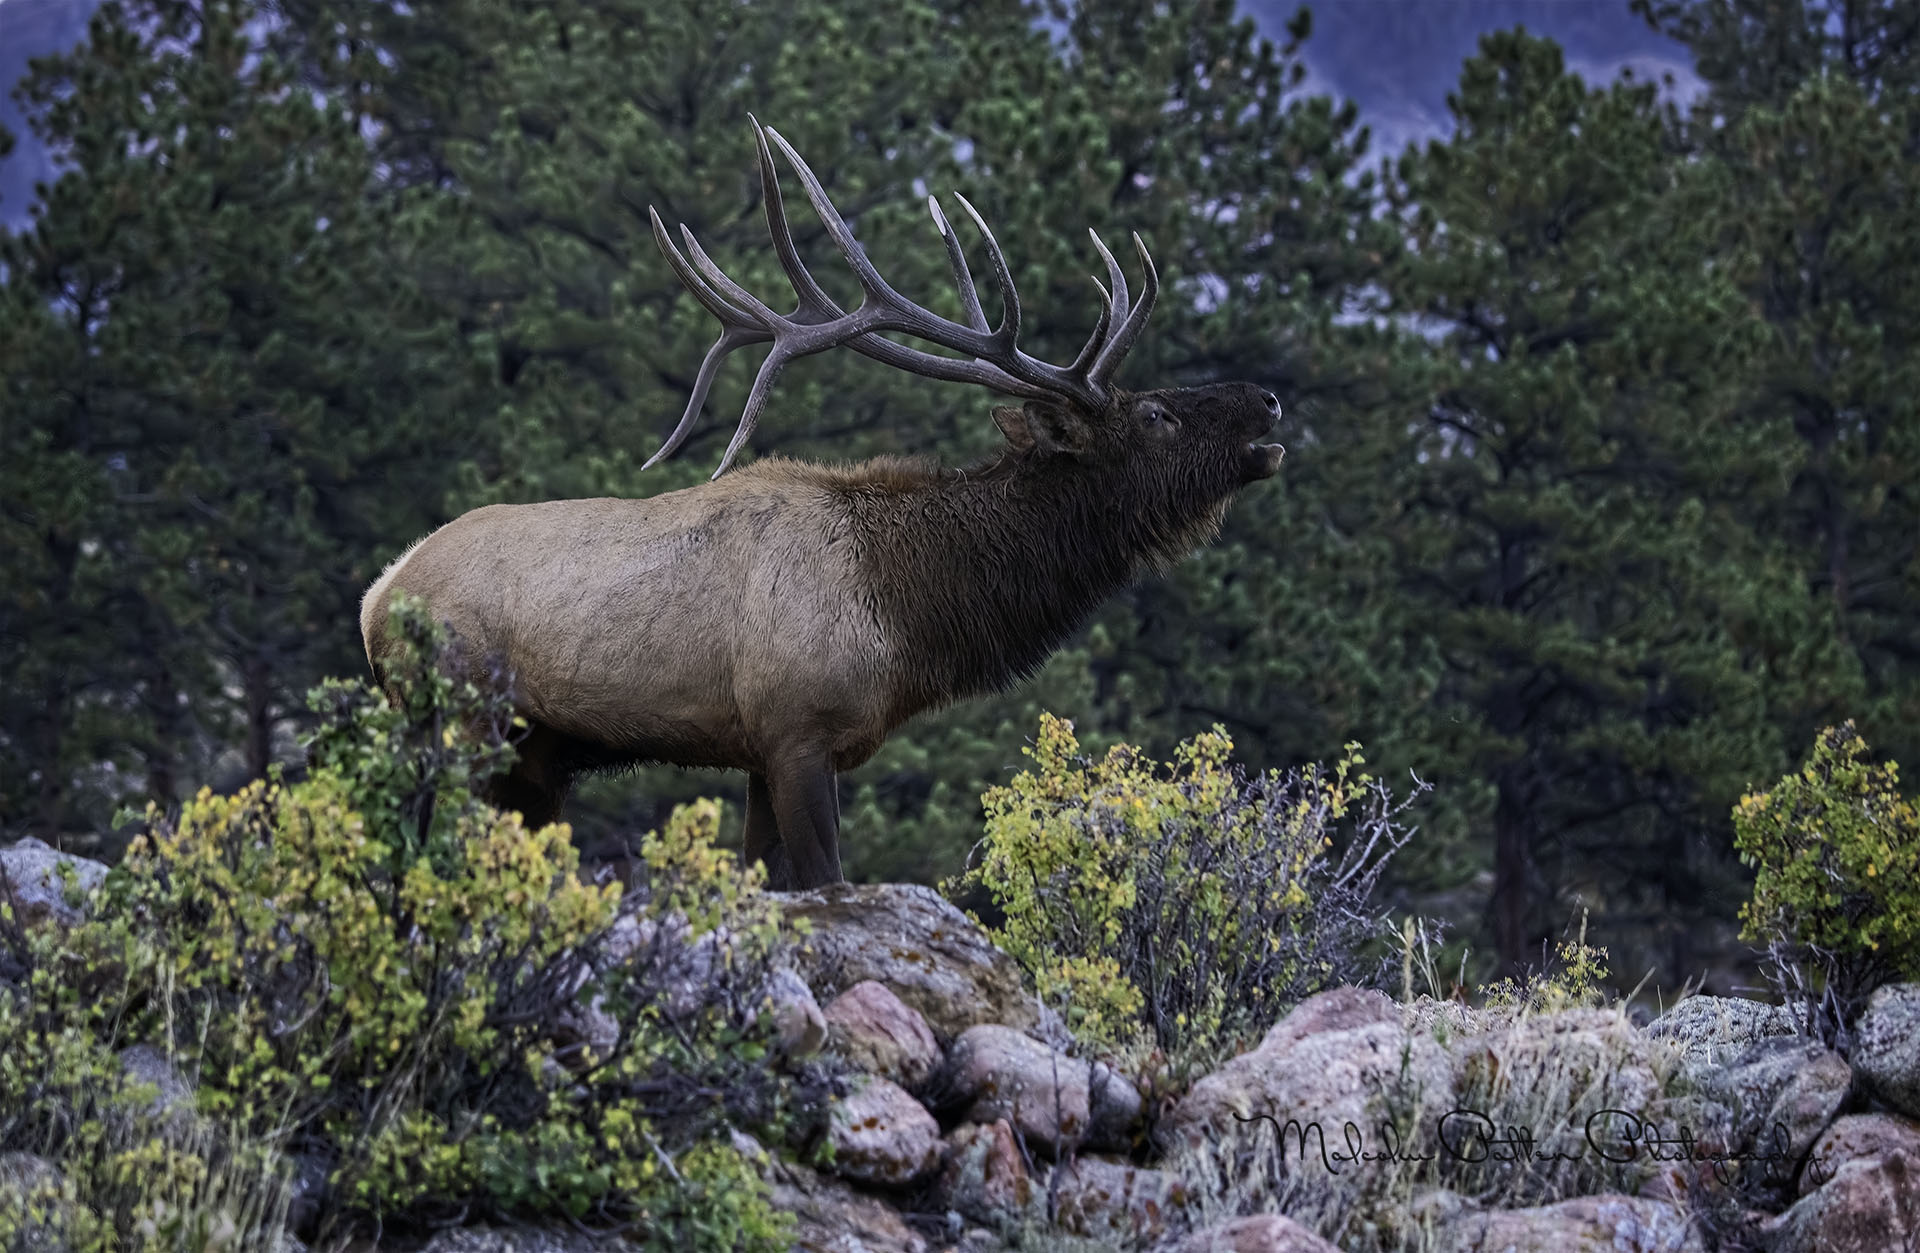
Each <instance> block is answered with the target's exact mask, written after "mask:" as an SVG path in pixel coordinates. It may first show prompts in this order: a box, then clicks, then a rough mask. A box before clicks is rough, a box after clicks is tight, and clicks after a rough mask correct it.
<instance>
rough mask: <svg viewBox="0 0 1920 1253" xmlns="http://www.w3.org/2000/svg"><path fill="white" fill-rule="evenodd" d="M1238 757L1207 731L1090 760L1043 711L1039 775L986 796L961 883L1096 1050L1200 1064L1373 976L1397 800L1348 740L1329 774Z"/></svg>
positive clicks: (1397, 836)
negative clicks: (1261, 766)
mask: <svg viewBox="0 0 1920 1253" xmlns="http://www.w3.org/2000/svg"><path fill="white" fill-rule="evenodd" d="M1232 748H1233V745H1232V742H1231V741H1230V740H1229V739H1228V738H1227V736H1226V735H1225V733H1224V732H1222V731H1220V730H1219V729H1217V728H1216V729H1215V730H1214V731H1213V732H1211V733H1209V734H1203V735H1199V736H1196V737H1194V738H1193V739H1192V740H1189V741H1187V742H1185V743H1183V744H1181V745H1180V746H1179V747H1178V748H1177V749H1176V750H1175V753H1174V760H1173V762H1172V763H1170V764H1162V763H1158V762H1154V761H1151V760H1148V759H1146V758H1145V757H1143V756H1142V755H1141V754H1140V753H1139V752H1138V751H1137V750H1135V749H1133V748H1130V747H1128V746H1125V745H1121V746H1117V747H1115V748H1114V749H1112V750H1111V751H1109V752H1108V753H1107V755H1106V756H1105V757H1104V758H1102V759H1100V760H1098V761H1091V760H1088V759H1086V758H1083V757H1080V756H1079V755H1078V753H1079V745H1078V743H1077V741H1076V740H1075V739H1074V735H1073V728H1072V725H1071V724H1070V723H1067V722H1064V721H1062V720H1060V719H1058V718H1054V717H1052V716H1044V717H1043V718H1042V719H1041V723H1040V735H1039V739H1038V741H1037V742H1036V743H1035V745H1034V747H1033V748H1032V749H1031V750H1029V756H1031V757H1032V758H1033V760H1034V763H1035V767H1036V768H1035V769H1033V770H1028V771H1023V772H1022V773H1020V774H1019V775H1017V776H1015V778H1014V779H1013V781H1012V782H1011V783H1010V784H1008V785H1007V786H1005V787H1000V788H994V789H993V790H991V791H989V792H988V793H987V794H986V796H985V797H984V798H983V799H984V802H985V805H986V810H987V828H986V838H985V840H984V841H983V843H982V846H981V852H980V856H979V862H978V864H977V865H976V866H975V867H974V868H973V869H972V870H970V871H969V872H968V874H967V876H965V877H964V878H963V879H962V880H961V882H960V884H959V886H960V887H962V888H966V887H972V886H975V885H977V886H981V887H984V888H985V889H986V890H987V891H988V892H989V893H990V895H991V897H992V899H993V901H994V903H995V904H996V905H997V906H998V907H999V908H1000V909H1001V910H1002V911H1004V914H1005V921H1004V923H1003V924H1002V925H1001V926H999V927H998V928H997V929H996V930H995V939H996V940H997V942H998V943H1000V944H1001V945H1002V946H1003V947H1004V948H1006V950H1007V951H1008V952H1009V953H1011V954H1012V955H1013V956H1014V957H1015V958H1017V959H1018V960H1019V961H1020V962H1021V963H1022V964H1023V965H1024V966H1025V967H1026V969H1027V970H1028V971H1029V973H1030V974H1031V975H1032V977H1033V979H1034V981H1035V983H1036V984H1037V985H1038V988H1039V991H1040V993H1041V995H1042V996H1043V997H1045V998H1046V999H1047V1000H1048V1001H1049V1002H1050V1003H1054V1004H1061V1005H1064V1006H1065V1007H1066V1009H1067V1013H1068V1017H1069V1025H1070V1026H1072V1027H1073V1028H1074V1029H1075V1030H1076V1031H1077V1032H1079V1033H1080V1034H1081V1035H1082V1036H1083V1038H1086V1039H1088V1040H1089V1041H1090V1042H1093V1043H1095V1044H1099V1045H1105V1046H1114V1045H1120V1044H1126V1043H1130V1042H1132V1041H1133V1039H1134V1038H1135V1037H1136V1036H1137V1035H1138V1033H1139V1032H1140V1031H1141V1030H1142V1029H1143V1028H1144V1030H1145V1032H1146V1033H1148V1041H1149V1042H1150V1043H1151V1044H1153V1045H1154V1046H1156V1047H1158V1048H1160V1049H1162V1050H1165V1051H1166V1052H1167V1053H1168V1054H1170V1055H1173V1056H1175V1057H1176V1058H1179V1059H1184V1060H1188V1061H1191V1060H1197V1059H1203V1058H1204V1057H1206V1056H1209V1055H1214V1054H1217V1053H1218V1052H1220V1051H1222V1050H1225V1049H1228V1048H1232V1047H1234V1046H1236V1045H1237V1044H1240V1043H1242V1042H1244V1041H1245V1040H1246V1039H1247V1038H1248V1037H1249V1036H1250V1035H1251V1034H1252V1033H1254V1032H1257V1031H1259V1030H1261V1029H1263V1028H1264V1027H1265V1026H1266V1025H1267V1024H1268V1023H1269V1022H1270V1021H1271V1020H1272V1019H1273V1018H1274V1017H1275V1015H1276V1014H1277V1012H1278V1011H1279V1009H1280V1008H1281V1007H1283V1006H1284V1005H1287V1004H1289V1003H1292V1002H1294V1001H1298V1000H1300V999H1302V998H1304V997H1306V996H1308V995H1310V994H1311V993H1313V992H1316V991H1318V990H1320V989H1321V988H1324V987H1327V986H1329V985H1331V984H1333V983H1337V982H1343V981H1350V980H1355V979H1360V978H1364V977H1366V975H1367V974H1368V973H1370V972H1368V971H1365V970H1363V969H1362V967H1361V963H1360V961H1359V953H1360V951H1361V949H1362V948H1363V947H1364V946H1366V945H1368V944H1370V943H1372V942H1373V941H1375V940H1376V939H1378V938H1379V936H1380V934H1381V932H1380V925H1381V924H1380V919H1379V918H1378V916H1377V915H1375V914H1374V913H1373V912H1372V911H1371V909H1370V907H1369V904H1368V898H1369V896H1370V895H1371V893H1372V890H1373V887H1374V884H1375V882H1376V881H1377V879H1378V877H1379V874H1380V871H1381V870H1382V869H1383V868H1384V866H1385V863H1386V859H1387V858H1388V857H1390V856H1391V855H1392V853H1393V852H1394V851H1395V850H1397V849H1398V848H1400V847H1401V846H1402V845H1403V844H1404V843H1405V842H1406V840H1407V839H1408V838H1409V836H1410V835H1411V832H1410V830H1409V829H1407V828H1404V827H1402V826H1401V825H1400V824H1399V822H1398V818H1399V815H1400V814H1401V813H1402V811H1403V810H1404V808H1405V806H1406V804H1408V803H1410V801H1411V798H1409V800H1408V801H1404V802H1400V803H1395V802H1394V801H1393V799H1392V797H1391V796H1390V795H1389V793H1388V791H1387V789H1386V788H1385V787H1384V786H1382V785H1381V784H1379V783H1378V782H1377V781H1375V780H1374V779H1372V778H1371V777H1370V776H1368V775H1366V774H1362V773H1358V772H1357V769H1356V768H1357V767H1359V766H1360V765H1361V764H1363V759H1362V758H1361V756H1360V754H1359V749H1358V746H1357V745H1350V746H1349V747H1348V749H1347V751H1346V753H1345V755H1344V756H1342V757H1341V759H1340V760H1339V761H1338V762H1337V763H1335V765H1334V766H1333V767H1332V768H1331V769H1324V768H1322V767H1320V766H1308V767H1305V768H1304V769H1300V770H1294V771H1288V772H1284V773H1283V772H1279V771H1274V772H1270V773H1268V774H1266V775H1264V776H1260V777H1258V778H1254V779H1249V778H1247V777H1246V775H1245V774H1244V773H1243V772H1242V771H1241V769H1240V768H1239V767H1237V766H1235V765H1233V764H1232V763H1231V762H1230V761H1229V760H1228V756H1229V754H1230V753H1231V751H1232ZM1418 790H1419V791H1424V790H1425V786H1424V785H1419V787H1418ZM1417 794H1418V792H1416V795H1417ZM1343 824H1347V825H1348V826H1349V827H1350V829H1349V830H1347V831H1346V832H1345V838H1344V839H1343V840H1342V841H1340V847H1339V849H1338V851H1336V840H1335V835H1336V833H1337V832H1339V831H1340V829H1341V827H1342V825H1343Z"/></svg>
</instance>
